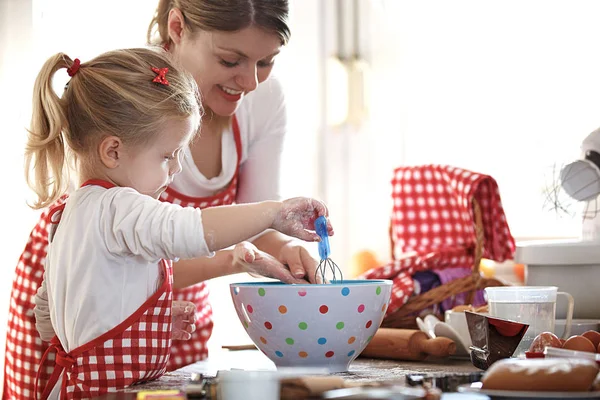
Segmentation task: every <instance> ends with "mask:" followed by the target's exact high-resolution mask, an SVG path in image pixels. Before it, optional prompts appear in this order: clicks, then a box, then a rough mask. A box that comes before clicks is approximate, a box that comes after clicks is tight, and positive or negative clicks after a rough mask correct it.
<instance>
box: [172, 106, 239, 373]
mask: <svg viewBox="0 0 600 400" xmlns="http://www.w3.org/2000/svg"><path fill="white" fill-rule="evenodd" d="M232 127H233V136H234V139H235V148H236V151H237V165H236V169H235V174H234V175H233V178H232V179H231V182H229V184H228V185H227V186H226V187H225V188H224V189H223V190H222V191H221V192H219V193H217V194H215V195H214V196H211V197H189V196H186V195H184V194H181V193H178V192H176V191H175V190H173V189H171V188H167V190H166V191H165V192H163V193H162V195H161V196H160V200H163V201H167V202H169V203H173V204H179V205H181V206H183V207H197V208H206V207H213V206H222V205H228V204H232V203H233V202H234V201H235V197H236V194H237V186H238V171H239V168H240V162H241V159H242V141H241V138H240V130H239V126H238V123H237V119H236V118H235V116H234V117H233V120H232ZM173 300H182V301H191V302H192V303H194V304H195V305H196V312H197V316H198V319H197V321H196V331H195V332H194V333H192V337H191V339H189V340H175V341H174V342H173V345H172V346H171V358H170V360H169V365H168V367H167V370H168V371H173V370H176V369H178V368H181V367H184V366H186V365H189V364H192V363H194V362H197V361H200V360H203V359H205V358H206V357H207V356H208V348H207V342H208V339H209V338H210V334H211V333H212V328H213V321H212V308H211V306H210V303H209V302H208V287H207V285H206V283H205V282H201V283H199V284H197V285H194V286H190V287H187V288H184V289H175V290H173Z"/></svg>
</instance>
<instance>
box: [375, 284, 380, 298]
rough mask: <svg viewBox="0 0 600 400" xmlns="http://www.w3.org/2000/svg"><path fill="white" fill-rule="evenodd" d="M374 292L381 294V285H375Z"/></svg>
mask: <svg viewBox="0 0 600 400" xmlns="http://www.w3.org/2000/svg"><path fill="white" fill-rule="evenodd" d="M375 293H377V296H379V295H380V294H381V286H377V289H375Z"/></svg>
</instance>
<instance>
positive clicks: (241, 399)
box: [217, 370, 280, 400]
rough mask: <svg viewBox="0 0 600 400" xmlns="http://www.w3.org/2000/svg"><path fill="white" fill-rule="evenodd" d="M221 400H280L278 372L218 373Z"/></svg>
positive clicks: (237, 371) (243, 371)
mask: <svg viewBox="0 0 600 400" xmlns="http://www.w3.org/2000/svg"><path fill="white" fill-rule="evenodd" d="M217 379H218V381H219V383H218V384H219V386H218V387H219V389H218V399H219V400H279V398H280V397H279V396H280V382H279V375H278V374H277V372H276V371H245V370H230V371H218V373H217Z"/></svg>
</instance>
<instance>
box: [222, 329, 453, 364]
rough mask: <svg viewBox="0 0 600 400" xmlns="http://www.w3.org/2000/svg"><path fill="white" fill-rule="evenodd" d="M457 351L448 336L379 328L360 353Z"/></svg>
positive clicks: (418, 356)
mask: <svg viewBox="0 0 600 400" xmlns="http://www.w3.org/2000/svg"><path fill="white" fill-rule="evenodd" d="M223 348H224V349H229V350H232V351H235V350H250V349H253V350H256V346H254V345H253V344H250V345H241V346H223ZM454 352H456V344H455V343H454V342H453V341H452V340H451V339H448V338H445V337H437V338H435V339H429V337H428V336H427V335H426V334H425V332H421V331H418V330H413V329H394V328H379V329H378V330H377V332H375V335H374V336H373V339H371V342H370V343H369V344H368V345H367V347H366V348H365V349H364V350H363V352H362V353H361V354H360V356H361V357H367V358H385V359H388V360H390V359H391V360H406V361H420V360H423V359H425V358H426V357H427V356H429V355H432V356H434V357H448V356H451V355H452V354H454Z"/></svg>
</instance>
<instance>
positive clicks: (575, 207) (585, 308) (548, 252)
mask: <svg viewBox="0 0 600 400" xmlns="http://www.w3.org/2000/svg"><path fill="white" fill-rule="evenodd" d="M581 151H582V153H581V157H580V158H579V159H577V160H574V161H573V162H571V163H569V164H566V165H565V166H564V167H562V168H561V170H560V174H559V176H558V180H559V183H560V184H559V185H556V186H557V187H554V188H552V189H551V190H550V191H548V193H547V195H548V198H549V199H550V201H551V202H552V203H553V208H554V209H555V210H557V211H560V212H566V213H569V214H575V215H577V216H579V217H580V218H581V221H582V230H581V237H580V238H577V239H572V240H553V241H531V242H521V243H517V250H516V253H515V262H517V263H521V264H525V265H527V268H526V272H525V285H528V286H558V288H559V290H561V291H564V292H568V293H571V294H572V295H573V298H574V300H575V308H574V311H573V318H580V319H600V307H598V296H597V295H596V291H597V287H598V282H600V200H599V198H598V196H599V195H600V128H599V129H596V130H595V131H593V132H592V133H591V134H589V135H588V136H587V137H586V138H585V139H584V140H583V142H582V145H581ZM566 311H567V304H566V302H558V303H557V306H556V317H557V318H564V317H565V315H566Z"/></svg>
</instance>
